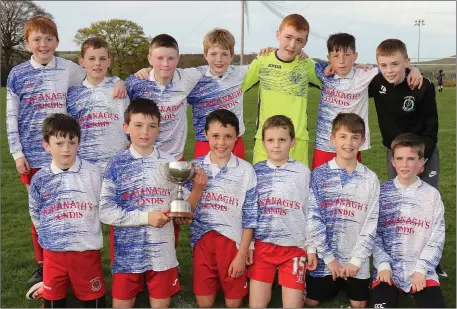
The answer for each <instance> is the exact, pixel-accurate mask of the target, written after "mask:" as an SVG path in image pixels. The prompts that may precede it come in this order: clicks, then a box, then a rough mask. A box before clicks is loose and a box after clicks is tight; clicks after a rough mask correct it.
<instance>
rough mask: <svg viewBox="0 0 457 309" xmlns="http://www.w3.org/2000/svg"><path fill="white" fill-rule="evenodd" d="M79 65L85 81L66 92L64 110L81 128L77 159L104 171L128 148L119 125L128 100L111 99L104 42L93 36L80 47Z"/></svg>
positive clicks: (107, 59)
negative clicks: (115, 156)
mask: <svg viewBox="0 0 457 309" xmlns="http://www.w3.org/2000/svg"><path fill="white" fill-rule="evenodd" d="M79 63H80V64H81V66H82V67H84V68H85V69H86V79H85V80H84V81H83V82H82V83H80V84H78V85H75V86H73V87H70V88H69V89H68V94H67V111H68V114H70V115H71V116H73V117H74V118H76V119H77V120H78V122H79V124H80V126H81V146H80V148H79V151H78V156H79V157H80V158H82V159H85V160H87V161H89V162H91V163H94V164H96V165H97V166H99V167H100V168H101V170H102V171H104V170H105V167H106V165H107V164H108V161H109V160H110V159H111V158H112V157H114V155H115V154H116V153H118V152H120V151H121V150H124V149H126V147H127V146H128V145H129V141H128V139H127V135H126V134H125V132H124V130H123V128H122V125H123V123H124V112H125V109H126V108H127V106H128V104H129V99H128V98H124V99H113V98H112V96H111V93H112V91H113V87H114V80H115V78H114V77H106V73H107V71H108V68H109V67H110V65H111V59H110V51H109V47H108V43H107V42H106V41H104V40H102V39H99V38H96V37H93V38H89V39H87V40H86V41H84V42H83V44H82V45H81V55H80V57H79Z"/></svg>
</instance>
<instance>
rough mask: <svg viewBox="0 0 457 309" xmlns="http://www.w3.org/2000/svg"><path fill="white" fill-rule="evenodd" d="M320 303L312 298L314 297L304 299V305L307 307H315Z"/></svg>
mask: <svg viewBox="0 0 457 309" xmlns="http://www.w3.org/2000/svg"><path fill="white" fill-rule="evenodd" d="M319 304H320V302H319V301H318V300H314V299H309V298H307V299H305V305H306V306H307V307H316V306H318V305H319Z"/></svg>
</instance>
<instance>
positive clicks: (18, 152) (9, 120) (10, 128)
mask: <svg viewBox="0 0 457 309" xmlns="http://www.w3.org/2000/svg"><path fill="white" fill-rule="evenodd" d="M14 79H15V78H14V71H12V72H11V73H10V75H8V81H7V87H6V136H7V138H8V146H9V148H10V153H11V154H12V155H13V158H14V160H17V159H18V158H20V157H24V153H23V152H22V145H21V140H20V138H19V119H18V114H19V103H20V99H19V96H18V95H17V94H16V91H15V87H14V85H15V83H14Z"/></svg>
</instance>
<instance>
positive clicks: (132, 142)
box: [6, 14, 447, 308]
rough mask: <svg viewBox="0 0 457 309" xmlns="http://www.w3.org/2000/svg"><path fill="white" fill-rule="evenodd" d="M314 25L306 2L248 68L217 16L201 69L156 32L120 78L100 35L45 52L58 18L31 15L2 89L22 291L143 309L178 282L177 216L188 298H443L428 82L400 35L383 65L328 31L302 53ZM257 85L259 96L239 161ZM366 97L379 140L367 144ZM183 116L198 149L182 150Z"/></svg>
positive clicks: (43, 301)
mask: <svg viewBox="0 0 457 309" xmlns="http://www.w3.org/2000/svg"><path fill="white" fill-rule="evenodd" d="M309 32H310V25H309V23H308V21H307V20H306V19H305V18H304V17H303V16H301V15H299V14H291V15H288V16H286V17H285V18H284V19H283V20H282V22H281V23H280V24H279V25H278V27H277V32H276V40H277V42H278V46H276V47H274V48H272V47H268V48H265V49H262V50H261V51H260V54H259V55H258V56H257V57H256V58H255V59H254V60H253V61H252V62H251V63H250V64H249V65H244V66H243V65H241V66H240V65H233V64H232V60H233V59H234V57H235V52H234V49H235V38H234V36H233V35H232V33H230V32H229V31H228V30H226V29H222V28H214V29H213V30H211V31H209V32H208V33H207V34H206V35H205V37H204V38H202V42H203V54H204V58H205V60H206V61H207V65H204V66H199V67H195V68H186V69H181V68H177V66H178V64H179V59H180V57H179V55H180V51H179V46H178V42H177V41H176V40H175V39H174V38H173V37H172V36H170V35H168V34H159V35H157V36H155V37H153V38H152V40H151V42H150V45H149V53H148V54H147V55H144V56H145V57H147V60H148V62H149V64H150V67H149V68H144V69H141V70H140V71H138V72H131V73H132V75H130V76H129V77H128V78H127V79H126V80H125V81H123V80H121V79H120V78H119V77H116V76H109V75H110V74H108V72H109V68H110V65H111V53H112V51H111V50H110V46H109V45H108V43H107V42H106V41H105V40H103V39H102V38H98V37H91V38H89V39H87V40H85V41H84V42H83V43H82V44H81V50H80V55H79V65H78V64H76V63H75V62H72V61H70V60H67V59H64V58H61V57H58V56H55V55H54V54H55V51H56V49H57V47H58V44H59V34H58V30H57V26H56V24H55V22H54V21H53V20H52V19H50V18H48V17H45V16H35V17H32V18H30V19H29V20H28V21H27V22H26V24H25V26H24V37H25V45H26V47H27V48H28V50H29V51H30V52H31V53H32V56H31V58H30V60H28V61H26V62H23V63H21V64H19V65H17V66H15V67H14V68H13V69H12V70H11V72H10V74H9V76H8V81H7V90H6V91H7V102H6V126H7V139H8V146H9V152H10V153H11V155H12V157H13V158H14V160H15V162H16V169H17V172H18V176H17V177H20V181H21V182H22V183H23V184H25V186H26V188H27V191H28V196H29V198H28V205H29V213H30V219H31V229H32V243H33V247H32V245H30V251H31V250H34V253H35V258H36V262H37V271H36V272H35V273H34V274H33V276H32V277H31V278H30V279H29V280H28V285H29V288H30V289H29V290H28V291H27V290H24V291H17V292H18V293H21V294H22V293H23V294H26V297H27V298H28V299H30V300H31V301H35V304H36V306H37V307H41V306H42V307H43V308H64V307H66V306H68V305H69V304H68V299H67V297H68V295H69V294H70V293H71V294H73V295H74V297H75V298H76V299H77V300H78V301H79V302H80V304H81V306H83V307H87V308H103V307H107V306H109V305H112V307H114V308H131V307H133V306H134V305H135V303H136V299H137V296H138V295H139V293H143V292H146V293H147V295H148V297H149V302H150V306H151V307H154V308H164V307H169V306H170V303H171V301H172V298H173V297H174V295H176V294H177V293H179V292H180V290H181V283H180V272H181V270H180V268H179V262H178V259H177V255H176V248H177V247H178V239H179V234H180V230H181V228H182V227H183V226H186V228H187V226H188V225H190V228H189V229H190V244H189V246H190V247H191V249H189V250H190V252H191V258H192V262H191V263H192V280H191V285H192V286H191V289H192V291H193V293H194V295H195V300H196V304H197V305H198V306H199V307H212V306H214V305H215V303H216V296H217V295H218V294H223V297H224V298H225V305H226V306H227V307H230V308H238V307H251V308H266V307H268V305H269V304H270V301H271V299H272V291H273V292H274V290H275V288H276V287H277V286H278V285H279V286H280V289H281V293H282V305H283V307H284V308H303V307H316V306H319V305H322V302H324V304H325V302H326V301H328V300H331V299H333V298H335V297H336V295H337V294H339V292H340V291H344V293H345V295H346V297H347V299H348V304H350V306H351V307H353V308H365V307H371V308H395V307H397V306H398V304H399V302H398V300H399V296H400V295H402V294H406V295H408V296H410V297H411V298H413V299H414V302H415V304H416V305H417V307H426V308H441V307H444V305H445V303H444V298H443V295H442V291H441V288H440V279H441V278H444V277H446V276H447V274H446V273H445V272H444V271H443V269H442V268H441V266H440V260H441V257H442V253H443V247H444V242H445V220H444V205H443V202H442V198H441V195H440V193H439V191H438V179H439V172H440V158H439V149H438V147H437V141H438V112H437V104H436V98H435V95H436V92H435V86H434V84H433V82H432V81H430V80H429V79H427V78H425V77H423V76H422V74H421V72H420V71H419V69H418V68H416V67H413V66H410V59H409V56H408V52H407V47H406V46H405V44H404V43H403V42H402V41H401V40H399V39H396V38H389V37H386V39H385V40H384V41H382V42H379V45H378V46H377V48H376V61H377V66H369V65H356V60H357V57H358V54H357V49H356V39H355V38H354V36H353V35H351V34H349V33H341V32H338V33H334V34H332V35H330V36H329V37H328V39H327V42H326V44H327V50H328V55H327V56H328V61H325V62H316V61H314V60H312V59H311V58H310V57H308V56H307V55H306V53H304V52H303V49H304V48H305V45H306V44H307V42H308V35H309ZM272 35H274V34H272ZM311 87H315V88H318V89H319V90H320V102H315V103H314V102H313V103H310V104H318V114H317V119H315V118H314V117H313V118H314V119H312V118H311V117H309V118H308V113H307V105H308V101H309V100H308V98H309V96H308V94H309V91H310V89H311ZM250 89H252V90H251V91H256V92H257V94H256V96H257V98H258V100H257V101H258V102H257V104H258V105H257V108H256V111H257V115H256V117H257V121H256V125H255V128H254V129H255V132H253V133H255V142H254V146H253V150H252V152H253V160H252V162H247V161H246V157H245V153H246V149H245V144H244V142H245V141H246V140H245V141H243V135H244V134H245V132H246V131H247V130H248V129H251V128H252V127H248V126H247V125H246V126H245V124H246V123H245V122H244V120H243V118H244V119H246V117H243V110H244V109H243V95H244V94H245V93H246V92H248V91H249V90H250ZM441 91H442V82H441ZM369 98H373V99H374V106H373V105H372V106H371V108H375V109H376V115H377V118H378V122H379V129H380V133H381V137H382V138H381V140H380V139H376V140H375V139H374V138H373V139H372V141H370V132H369V127H368V108H369ZM188 108H189V109H191V115H192V123H188V119H187V109H188ZM245 116H246V115H245ZM311 123H313V124H316V134H315V137H314V150H313V152H312V153H313V157H312V158H308V143H309V140H310V135H309V124H311ZM191 127H193V129H194V131H195V145H194V158H190V157H187V155H186V157H184V148H185V145H186V141H187V136H188V130H190V129H191ZM375 142H376V143H381V142H382V144H383V146H385V147H383V151H384V152H385V157H384V158H385V159H384V160H385V163H384V162H383V164H385V169H386V170H387V173H388V176H389V177H388V178H389V180H388V181H387V182H384V183H380V181H379V179H378V175H376V173H375V172H373V171H372V170H371V169H370V166H367V165H365V164H364V155H363V152H364V150H368V149H370V147H371V146H370V143H375ZM310 145H312V144H310ZM24 190H25V189H24ZM103 225H106V226H107V227H108V229H106V230H105V231H106V232H105V231H104V229H103ZM24 228H27V229H29V228H30V225H29V224H27V225H24ZM108 231H109V232H108ZM104 237H105V238H107V237H109V250H108V252H109V253H110V263H111V265H110V267H111V272H112V282H111V284H110V286H109V285H108V284H105V279H106V278H105V275H104V272H103V263H102V253H101V249H102V247H103V238H104ZM179 246H183V244H180V245H179ZM32 248H33V249H32ZM444 266H445V265H444ZM444 266H443V268H444ZM186 284H187V283H186ZM108 292H109V295H110V296H112V299H111V297H110V299H109V301H108V299H107V298H108V297H107V296H106V294H107V293H108ZM181 293H182V292H181Z"/></svg>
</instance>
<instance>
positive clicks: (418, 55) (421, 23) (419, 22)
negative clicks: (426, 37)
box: [414, 19, 425, 63]
mask: <svg viewBox="0 0 457 309" xmlns="http://www.w3.org/2000/svg"><path fill="white" fill-rule="evenodd" d="M414 26H419V40H418V42H417V63H419V61H420V58H419V57H420V46H421V26H425V21H424V20H423V19H416V20H415V21H414Z"/></svg>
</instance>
